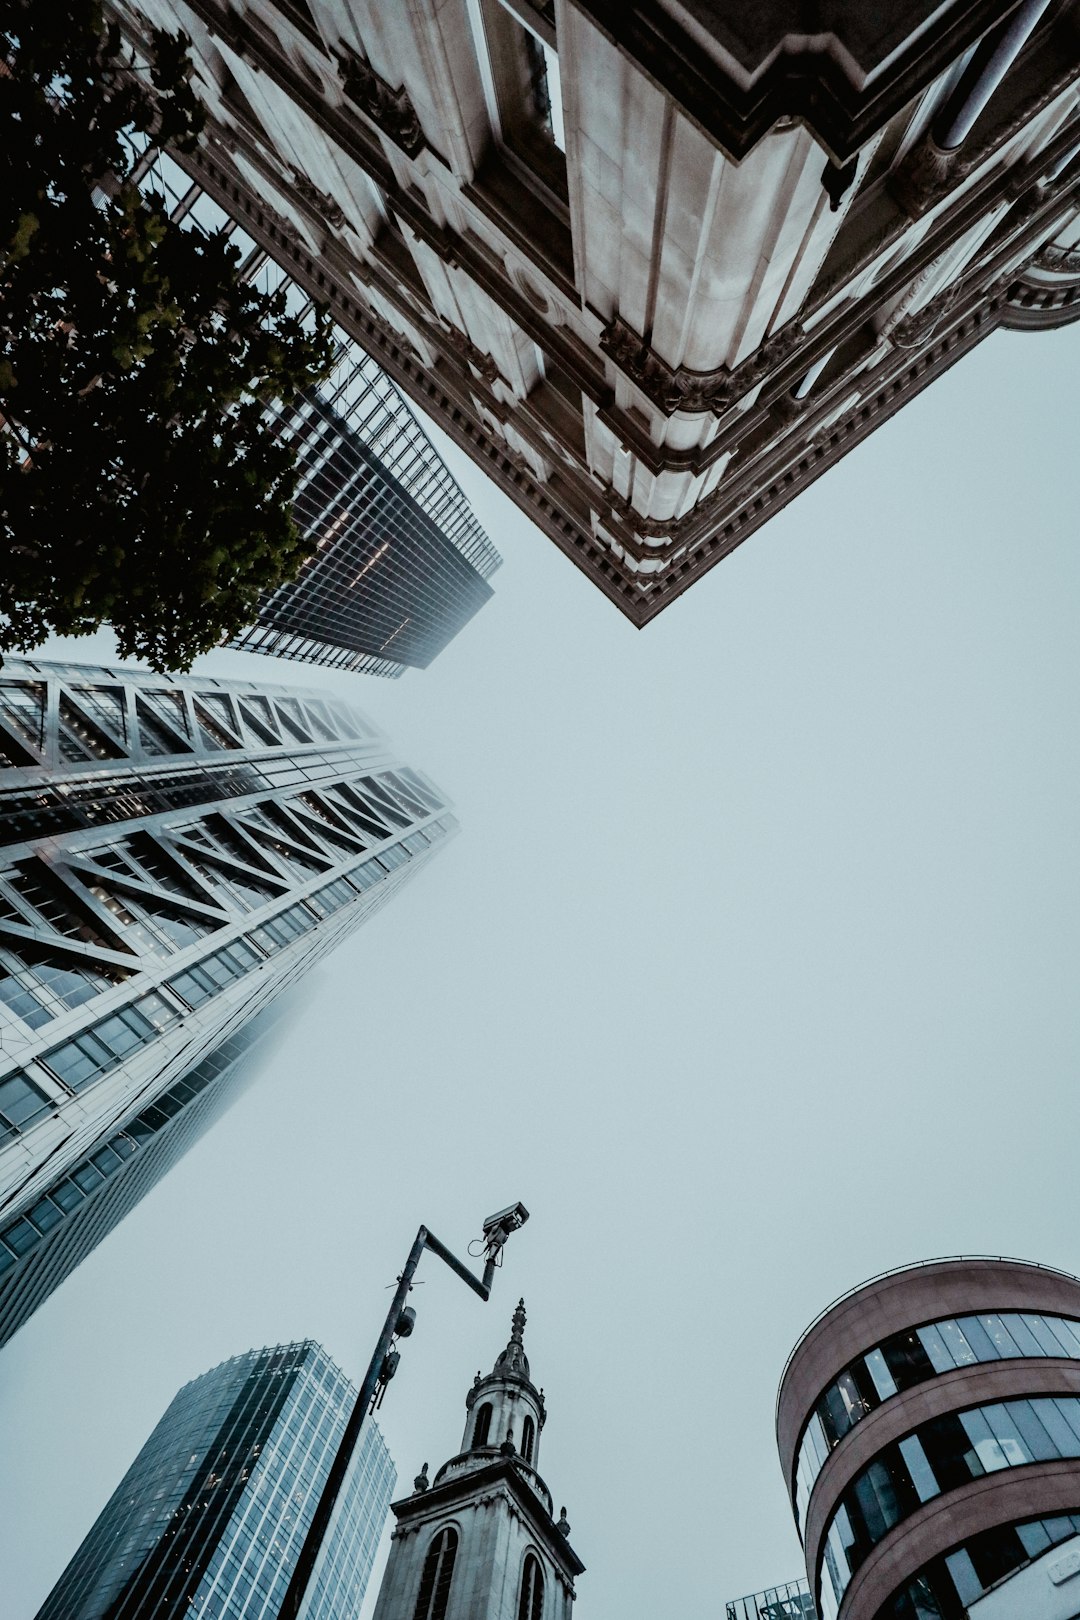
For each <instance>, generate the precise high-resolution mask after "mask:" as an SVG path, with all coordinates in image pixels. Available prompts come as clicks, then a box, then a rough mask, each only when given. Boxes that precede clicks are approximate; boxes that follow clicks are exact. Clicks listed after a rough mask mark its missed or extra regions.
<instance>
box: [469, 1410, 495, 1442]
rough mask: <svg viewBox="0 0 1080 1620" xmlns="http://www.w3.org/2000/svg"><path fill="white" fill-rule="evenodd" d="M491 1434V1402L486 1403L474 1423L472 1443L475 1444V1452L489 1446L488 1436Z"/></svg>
mask: <svg viewBox="0 0 1080 1620" xmlns="http://www.w3.org/2000/svg"><path fill="white" fill-rule="evenodd" d="M490 1433H491V1402H490V1401H485V1402H484V1404H483V1406H481V1407H480V1409H479V1411H478V1412H477V1414H476V1418H475V1421H474V1422H473V1436H472V1443H473V1450H474V1451H476V1450H479V1448H480V1447H481V1446H486V1445H487V1443H488V1436H489V1435H490Z"/></svg>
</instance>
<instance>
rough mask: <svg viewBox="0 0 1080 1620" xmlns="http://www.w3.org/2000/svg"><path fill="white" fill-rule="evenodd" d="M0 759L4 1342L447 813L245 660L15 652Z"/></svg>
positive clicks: (178, 1143)
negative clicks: (251, 673) (216, 672)
mask: <svg viewBox="0 0 1080 1620" xmlns="http://www.w3.org/2000/svg"><path fill="white" fill-rule="evenodd" d="M0 764H6V766H7V769H6V770H3V771H2V773H0V825H2V826H3V828H4V842H3V847H2V850H0V1343H2V1342H4V1341H5V1340H6V1339H7V1338H8V1337H10V1335H11V1334H12V1333H13V1332H14V1331H15V1330H16V1329H17V1328H18V1327H19V1326H21V1324H22V1323H23V1322H24V1321H25V1320H26V1319H27V1317H28V1316H29V1314H30V1313H31V1312H32V1311H33V1310H34V1309H35V1308H36V1306H37V1305H38V1304H40V1303H41V1301H42V1300H43V1299H44V1298H45V1297H47V1295H48V1294H49V1293H50V1292H51V1291H52V1289H53V1288H55V1287H56V1286H57V1284H58V1283H59V1282H60V1281H62V1280H63V1278H64V1277H65V1276H67V1275H68V1273H69V1272H70V1271H71V1270H72V1269H73V1268H74V1267H75V1266H76V1265H78V1264H79V1262H80V1261H81V1260H82V1259H83V1258H84V1257H85V1256H86V1254H88V1253H89V1252H90V1250H91V1249H92V1248H93V1247H94V1246H95V1245H96V1243H98V1242H99V1241H100V1239H101V1237H102V1236H104V1234H105V1233H106V1232H107V1231H109V1230H110V1229H111V1228H112V1226H114V1225H115V1224H116V1222H117V1221H118V1220H119V1219H120V1218H121V1217H122V1216H123V1215H124V1214H125V1213H126V1212H127V1210H128V1209H130V1208H131V1207H132V1205H133V1204H134V1203H135V1202H137V1201H138V1199H139V1198H140V1197H141V1196H142V1194H143V1193H144V1192H145V1191H147V1190H148V1188H149V1187H150V1186H152V1185H153V1184H154V1183H155V1182H156V1181H157V1180H158V1179H159V1178H160V1176H161V1175H162V1174H163V1173H164V1171H165V1170H166V1169H167V1168H168V1167H169V1165H171V1164H172V1163H174V1162H175V1160H176V1159H177V1158H178V1157H179V1156H180V1155H181V1154H182V1153H183V1152H184V1151H185V1149H186V1148H187V1146H188V1145H190V1143H191V1141H192V1140H193V1139H194V1138H195V1137H196V1136H197V1135H199V1134H200V1133H201V1131H203V1130H204V1129H205V1128H206V1126H207V1125H208V1124H209V1123H210V1122H211V1120H212V1119H213V1118H214V1117H216V1115H217V1114H218V1113H220V1112H221V1110H222V1109H223V1108H224V1107H226V1106H227V1105H228V1103H229V1102H231V1101H232V1100H233V1099H234V1097H235V1096H236V1095H237V1094H238V1092H239V1090H240V1088H241V1086H242V1084H243V1083H244V1079H245V1076H246V1073H247V1065H246V1061H245V1059H246V1054H247V1053H248V1050H249V1048H250V1047H251V1046H252V1045H253V1044H254V1043H255V1042H256V1041H258V1040H259V1038H260V1037H261V1036H262V1035H263V1034H265V1032H266V1028H267V1023H268V1019H269V1018H270V1017H271V1013H270V1012H269V1011H268V1009H270V1007H271V1004H273V1003H275V1002H278V1001H279V998H280V995H281V993H282V992H283V991H284V990H285V989H286V988H287V987H288V986H289V985H291V984H292V983H294V982H295V981H296V980H297V979H298V978H300V977H301V976H302V975H303V974H304V973H305V972H307V970H308V969H309V968H310V967H311V966H312V965H313V964H314V963H315V962H316V961H317V960H318V959H319V958H320V957H322V956H323V955H324V954H325V953H326V952H327V951H329V950H332V949H333V947H334V946H335V945H336V944H337V943H338V941H339V940H340V939H342V938H343V937H344V936H345V935H346V934H349V933H351V932H352V931H353V930H354V929H355V928H357V927H358V926H359V925H360V923H362V922H363V921H364V920H365V919H366V918H367V917H369V916H370V915H371V914H372V913H373V912H374V911H376V910H377V909H378V908H379V907H380V906H382V905H383V904H385V903H386V901H387V900H388V899H389V898H390V897H391V895H392V894H393V893H394V892H395V890H397V889H398V888H399V887H400V886H401V884H402V883H404V882H407V881H408V879H409V878H410V877H411V876H412V875H413V873H415V872H416V871H417V869H418V868H419V867H420V866H422V865H423V864H424V863H425V862H426V861H427V860H428V859H429V858H430V857H431V855H432V854H434V853H435V852H436V850H437V849H438V848H439V847H440V845H441V844H442V843H443V842H445V840H446V839H447V838H448V837H449V836H451V835H452V833H453V832H454V831H455V830H456V825H457V824H456V822H455V820H454V818H453V816H452V814H451V813H450V812H449V810H448V808H447V804H446V801H445V799H444V798H443V796H442V795H441V794H440V793H439V791H438V789H436V788H435V787H434V786H433V785H432V783H431V782H429V781H428V780H427V779H426V778H425V777H423V776H422V775H420V774H419V773H417V772H416V771H413V770H411V769H409V768H408V767H405V766H403V765H401V764H400V763H399V762H398V761H397V760H396V758H395V756H394V755H393V753H392V751H391V749H390V745H389V743H388V741H387V739H386V738H385V737H384V736H382V734H381V733H379V732H378V731H377V730H376V729H375V728H374V727H373V726H371V725H370V724H369V722H368V721H366V720H365V719H364V718H363V717H362V716H361V715H359V714H357V713H356V712H355V711H353V710H352V709H349V708H346V707H345V706H343V705H342V704H340V703H339V702H337V701H335V700H332V699H329V698H327V697H326V696H324V695H322V694H318V693H312V692H294V691H291V690H286V689H283V688H275V687H268V686H259V685H257V684H255V683H248V682H222V681H214V680H200V679H197V678H194V677H190V678H175V677H165V676H152V675H147V674H143V673H132V672H131V671H130V670H122V669H94V668H81V667H75V666H69V665H56V664H53V665H49V664H43V663H35V662H22V663H14V662H11V663H9V664H7V665H6V666H5V667H4V668H3V670H2V671H0Z"/></svg>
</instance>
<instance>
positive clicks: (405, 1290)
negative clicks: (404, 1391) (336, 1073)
mask: <svg viewBox="0 0 1080 1620" xmlns="http://www.w3.org/2000/svg"><path fill="white" fill-rule="evenodd" d="M425 1249H431V1250H433V1251H434V1253H435V1254H437V1255H438V1256H439V1259H440V1260H443V1261H445V1263H446V1264H447V1265H448V1266H449V1267H450V1270H451V1271H455V1272H456V1273H457V1275H458V1276H459V1277H460V1278H461V1280H462V1282H466V1283H468V1285H469V1287H470V1288H471V1289H472V1290H473V1292H474V1293H475V1294H479V1295H480V1298H481V1299H482V1300H487V1299H488V1298H489V1297H490V1295H491V1284H492V1280H493V1278H494V1276H495V1270H496V1267H497V1264H498V1261H497V1259H496V1252H497V1251H489V1255H488V1260H487V1264H486V1265H485V1266H484V1277H483V1281H481V1280H480V1278H479V1277H475V1276H474V1275H473V1273H472V1272H471V1271H470V1270H469V1268H468V1266H466V1265H463V1264H462V1262H461V1261H460V1260H459V1259H458V1257H457V1255H456V1254H452V1253H451V1251H450V1250H449V1249H448V1248H447V1247H446V1245H445V1243H440V1242H439V1239H438V1238H437V1237H436V1236H435V1234H434V1232H429V1231H428V1229H427V1227H426V1226H421V1227H420V1229H419V1231H418V1232H417V1234H416V1239H415V1241H414V1243H413V1246H412V1248H411V1249H410V1250H409V1258H408V1259H407V1260H406V1262H405V1267H404V1270H403V1271H402V1273H401V1275H400V1277H399V1278H398V1285H397V1290H396V1291H395V1294H394V1297H393V1299H392V1301H391V1303H390V1309H389V1310H388V1311H387V1313H386V1321H385V1322H384V1323H383V1327H382V1332H381V1333H380V1334H379V1337H378V1340H377V1342H376V1345H375V1350H374V1354H373V1355H372V1357H371V1360H370V1361H369V1362H368V1369H367V1372H366V1373H365V1374H364V1382H363V1383H362V1384H361V1386H360V1393H359V1395H358V1396H357V1397H356V1403H355V1405H354V1406H353V1409H352V1411H351V1412H350V1413H349V1420H348V1422H347V1423H346V1425H345V1432H344V1433H343V1435H342V1436H341V1441H340V1443H339V1445H338V1448H337V1452H336V1453H335V1455H334V1460H333V1462H332V1463H331V1464H330V1471H329V1473H328V1474H327V1476H326V1483H325V1484H324V1485H323V1488H322V1490H321V1492H320V1493H319V1500H318V1501H317V1502H316V1504H315V1512H314V1514H313V1515H312V1520H311V1524H310V1525H309V1526H308V1532H307V1535H306V1536H305V1537H304V1543H303V1546H302V1547H301V1548H300V1556H299V1558H298V1559H297V1560H296V1567H295V1569H294V1570H293V1572H292V1578H291V1579H290V1581H289V1585H288V1587H287V1589H286V1592H285V1597H284V1600H283V1602H282V1605H281V1608H280V1609H279V1611H278V1620H299V1615H300V1610H301V1608H302V1606H303V1602H304V1596H305V1594H306V1592H307V1588H308V1584H309V1582H310V1580H311V1576H312V1572H313V1571H314V1568H315V1564H316V1561H317V1560H318V1557H319V1552H320V1550H321V1548H322V1544H323V1541H324V1540H325V1538H326V1532H327V1530H328V1529H329V1527H330V1520H331V1518H332V1516H333V1512H334V1508H335V1506H336V1504H337V1499H338V1497H339V1495H340V1494H341V1487H342V1485H343V1484H344V1483H345V1475H346V1474H347V1473H348V1471H349V1464H350V1463H351V1462H352V1459H353V1457H354V1455H355V1453H356V1447H357V1442H358V1441H359V1439H360V1434H361V1431H362V1429H363V1427H364V1420H365V1418H366V1417H367V1415H368V1408H369V1407H370V1406H371V1403H372V1400H373V1399H374V1396H375V1390H376V1387H377V1385H378V1382H379V1374H380V1372H381V1370H382V1364H383V1361H384V1359H385V1357H386V1353H387V1351H388V1350H389V1349H390V1344H391V1341H392V1340H393V1337H394V1334H395V1332H396V1330H397V1324H398V1320H399V1318H400V1316H401V1313H402V1311H403V1310H404V1308H405V1301H406V1300H407V1299H408V1297H409V1289H410V1288H411V1287H412V1280H413V1277H414V1276H415V1275H416V1268H417V1266H418V1265H419V1264H420V1257H421V1255H422V1254H423V1252H424V1250H425Z"/></svg>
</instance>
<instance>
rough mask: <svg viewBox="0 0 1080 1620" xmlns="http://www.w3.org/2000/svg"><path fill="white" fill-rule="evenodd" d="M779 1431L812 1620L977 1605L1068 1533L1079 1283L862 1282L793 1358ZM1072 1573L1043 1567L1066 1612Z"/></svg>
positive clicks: (1079, 1597) (994, 1274) (992, 1276)
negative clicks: (815, 1610)
mask: <svg viewBox="0 0 1080 1620" xmlns="http://www.w3.org/2000/svg"><path fill="white" fill-rule="evenodd" d="M777 1441H778V1445H779V1448H780V1459H781V1463H782V1466H783V1469H784V1476H785V1480H786V1483H787V1486H788V1491H789V1493H790V1496H791V1502H792V1507H793V1509H794V1512H795V1517H796V1522H797V1524H798V1527H799V1533H800V1535H801V1537H802V1540H803V1546H804V1549H805V1553H806V1570H807V1575H808V1577H809V1581H810V1589H811V1592H812V1593H813V1594H814V1597H815V1600H816V1602H817V1606H818V1611H819V1614H820V1616H821V1620H964V1617H965V1616H968V1615H969V1614H970V1615H976V1614H978V1615H982V1613H983V1608H982V1607H977V1606H978V1605H980V1603H981V1601H982V1600H983V1599H984V1598H985V1595H986V1594H987V1593H988V1592H991V1591H993V1592H996V1593H998V1594H1004V1591H1005V1589H1004V1587H1002V1585H1001V1583H1007V1584H1009V1585H1011V1584H1012V1581H1013V1580H1016V1581H1018V1582H1019V1580H1020V1577H1018V1576H1017V1575H1016V1572H1017V1571H1023V1570H1024V1568H1025V1567H1026V1566H1030V1565H1032V1564H1033V1563H1035V1561H1036V1560H1041V1559H1043V1557H1044V1555H1050V1554H1051V1550H1052V1549H1054V1548H1056V1547H1058V1546H1059V1544H1060V1543H1062V1542H1065V1541H1068V1540H1069V1539H1070V1538H1072V1537H1075V1536H1077V1534H1078V1533H1080V1279H1077V1278H1076V1277H1072V1276H1069V1275H1067V1274H1066V1273H1064V1272H1060V1271H1054V1270H1052V1269H1051V1268H1049V1267H1046V1266H1038V1265H1031V1264H1028V1263H1026V1262H1023V1261H1018V1260H998V1259H984V1260H936V1261H929V1262H927V1263H925V1264H922V1265H916V1266H910V1267H907V1268H905V1269H903V1270H900V1271H895V1272H890V1273H888V1274H886V1275H884V1276H882V1277H878V1278H875V1279H874V1280H873V1281H871V1282H868V1283H866V1284H864V1285H863V1286H862V1287H860V1288H857V1289H855V1290H854V1291H853V1292H852V1293H850V1294H847V1295H845V1296H844V1297H843V1298H842V1299H840V1300H838V1301H837V1302H836V1303H835V1304H834V1305H831V1306H830V1307H829V1309H828V1310H827V1311H825V1312H824V1313H823V1314H822V1315H821V1316H820V1317H818V1319H817V1320H816V1321H815V1322H814V1323H813V1324H812V1325H811V1326H810V1327H809V1328H808V1329H807V1331H806V1332H805V1333H804V1334H803V1336H802V1338H801V1339H800V1341H799V1343H798V1345H797V1346H796V1348H795V1350H794V1351H793V1352H792V1355H791V1357H790V1359H789V1361H788V1364H787V1367H786V1369H785V1371H784V1376H783V1380H782V1382H781V1386H780V1395H779V1401H778V1405H777ZM1073 1547H1074V1548H1077V1549H1080V1541H1076V1542H1075V1543H1074V1544H1073ZM1074 1564H1075V1566H1076V1567H1075V1569H1074V1568H1073V1565H1074ZM1078 1570H1080V1560H1078V1559H1070V1557H1069V1556H1068V1555H1066V1556H1062V1554H1060V1553H1058V1554H1054V1555H1052V1556H1049V1557H1048V1561H1047V1562H1046V1564H1045V1568H1044V1569H1043V1570H1041V1571H1039V1572H1038V1574H1039V1576H1040V1578H1042V1576H1043V1575H1044V1574H1045V1576H1046V1580H1047V1581H1048V1582H1049V1583H1051V1585H1053V1589H1054V1591H1055V1592H1056V1593H1057V1595H1058V1596H1059V1597H1061V1598H1063V1599H1065V1600H1066V1606H1065V1607H1064V1608H1062V1609H1061V1611H1060V1612H1061V1614H1062V1615H1067V1616H1070V1617H1071V1616H1073V1615H1074V1614H1076V1613H1078V1612H1080V1581H1076V1580H1074V1577H1075V1575H1076V1572H1077V1571H1078ZM1047 1572H1048V1573H1047ZM1059 1577H1060V1579H1059ZM1054 1583H1057V1584H1056V1585H1054ZM1064 1583H1068V1588H1069V1592H1068V1594H1066V1592H1065V1590H1064ZM1074 1585H1075V1586H1076V1588H1077V1590H1076V1591H1075V1592H1073V1591H1072V1587H1073V1586H1074ZM1048 1589H1049V1588H1048ZM1013 1590H1014V1591H1018V1590H1019V1585H1017V1586H1016V1587H1014V1588H1013ZM995 1601H996V1600H995ZM987 1602H989V1600H987ZM1070 1603H1071V1606H1069V1604H1070ZM987 1612H989V1609H988V1610H987ZM994 1612H995V1613H996V1612H997V1610H996V1609H995V1611H994ZM1001 1612H1002V1613H1006V1612H1008V1610H1007V1609H1002V1610H1001ZM1018 1612H1019V1611H1018ZM1040 1612H1041V1611H1040ZM1047 1612H1049V1611H1047ZM1031 1620H1034V1615H1032V1617H1031Z"/></svg>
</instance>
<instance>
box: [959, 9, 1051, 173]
mask: <svg viewBox="0 0 1080 1620" xmlns="http://www.w3.org/2000/svg"><path fill="white" fill-rule="evenodd" d="M1049 4H1050V0H1023V3H1022V4H1021V5H1020V6H1018V7H1017V9H1016V10H1015V11H1014V12H1013V14H1012V16H1011V17H1009V18H1007V19H1006V21H1005V22H1004V23H1003V24H1002V25H1001V26H1000V27H999V28H996V29H995V30H994V31H993V32H992V33H990V34H988V35H987V37H986V38H985V39H984V40H983V42H982V44H981V45H980V46H979V48H978V50H977V51H976V52H975V55H974V56H973V57H972V59H971V61H970V62H969V63H968V66H967V67H966V68H965V70H964V73H963V75H962V77H961V79H960V83H959V84H958V85H957V86H956V89H955V90H954V91H953V93H952V95H951V96H950V97H949V99H948V101H947V102H946V103H945V106H944V107H943V108H942V110H941V114H940V116H939V118H938V120H937V123H936V125H935V128H934V137H933V138H934V144H935V146H937V147H938V148H939V149H940V150H941V151H943V152H955V151H956V149H957V147H958V146H962V145H963V143H964V142H965V141H966V140H967V138H968V136H969V135H970V134H971V130H972V126H973V125H974V123H975V120H976V119H977V118H978V116H979V114H980V113H981V112H982V111H983V109H984V107H985V106H986V104H987V102H988V101H989V100H990V97H991V96H992V95H993V93H994V91H995V90H996V89H997V87H998V85H999V84H1000V83H1001V81H1002V79H1003V78H1004V77H1005V75H1006V73H1008V71H1009V69H1010V68H1011V67H1012V65H1013V63H1014V62H1015V61H1016V58H1017V57H1018V56H1019V55H1020V52H1021V51H1022V50H1023V48H1024V46H1025V45H1026V44H1027V42H1028V40H1029V39H1030V37H1031V35H1032V33H1033V32H1034V30H1035V26H1036V24H1037V23H1038V22H1039V20H1040V18H1041V17H1042V15H1043V12H1044V11H1046V9H1047V7H1048V6H1049Z"/></svg>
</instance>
